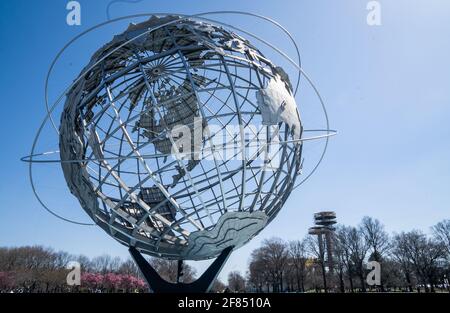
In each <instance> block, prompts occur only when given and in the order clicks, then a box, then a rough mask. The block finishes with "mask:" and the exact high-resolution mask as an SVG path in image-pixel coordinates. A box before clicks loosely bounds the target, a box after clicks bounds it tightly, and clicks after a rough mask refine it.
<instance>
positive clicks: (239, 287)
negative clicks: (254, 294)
mask: <svg viewBox="0 0 450 313" xmlns="http://www.w3.org/2000/svg"><path fill="white" fill-rule="evenodd" d="M228 288H229V289H230V290H231V291H232V292H245V278H244V277H243V276H242V275H241V273H240V272H239V271H233V272H230V273H229V274H228Z"/></svg>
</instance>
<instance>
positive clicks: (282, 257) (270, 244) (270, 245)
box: [261, 238, 289, 292]
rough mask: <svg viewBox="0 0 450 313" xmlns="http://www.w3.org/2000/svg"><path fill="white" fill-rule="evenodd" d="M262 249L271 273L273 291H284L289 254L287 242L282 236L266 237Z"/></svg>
mask: <svg viewBox="0 0 450 313" xmlns="http://www.w3.org/2000/svg"><path fill="white" fill-rule="evenodd" d="M261 251H262V258H263V262H265V264H266V265H267V270H268V272H269V273H270V275H271V281H272V289H273V291H274V292H280V291H283V273H284V270H285V267H286V265H287V261H288V255H289V252H288V249H287V245H286V243H285V242H284V241H283V240H281V239H280V238H271V239H266V240H264V241H263V245H262V247H261Z"/></svg>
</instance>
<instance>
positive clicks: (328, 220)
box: [309, 211, 337, 272]
mask: <svg viewBox="0 0 450 313" xmlns="http://www.w3.org/2000/svg"><path fill="white" fill-rule="evenodd" d="M336 223H337V221H336V212H333V211H323V212H318V213H315V214H314V224H315V225H314V226H313V227H311V228H310V229H309V234H310V235H315V236H317V238H318V240H319V249H320V255H321V256H323V257H324V256H325V253H326V255H327V259H326V264H327V266H328V270H329V271H330V272H332V271H333V267H334V266H333V236H334V231H335V230H336V228H335V227H334V224H336ZM324 236H325V245H324V244H323V237H324Z"/></svg>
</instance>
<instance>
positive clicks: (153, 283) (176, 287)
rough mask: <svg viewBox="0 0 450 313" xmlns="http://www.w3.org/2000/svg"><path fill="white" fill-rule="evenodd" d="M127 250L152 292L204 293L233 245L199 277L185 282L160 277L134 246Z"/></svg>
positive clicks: (211, 283) (207, 290)
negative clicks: (172, 281) (169, 280)
mask: <svg viewBox="0 0 450 313" xmlns="http://www.w3.org/2000/svg"><path fill="white" fill-rule="evenodd" d="M129 251H130V254H131V256H132V257H133V259H134V261H135V262H136V264H137V266H138V267H139V269H140V270H141V272H142V274H143V275H144V277H145V280H146V281H147V284H148V285H149V286H150V288H151V289H152V290H153V292H154V293H206V292H209V290H210V289H211V287H212V285H213V283H214V280H215V279H216V277H217V275H218V274H219V272H220V270H221V269H222V267H223V265H224V264H225V262H226V261H227V260H228V257H229V256H230V254H231V251H233V247H228V248H226V249H224V250H223V251H222V253H221V254H220V255H219V256H218V257H217V259H215V260H214V262H213V263H212V264H211V265H210V266H209V267H208V269H207V270H206V271H205V272H204V273H203V275H202V276H200V278H199V279H197V280H196V281H194V282H192V283H186V284H185V283H170V282H168V281H166V280H164V279H162V278H161V276H159V274H158V273H157V272H156V270H155V269H154V268H153V267H152V266H151V265H150V264H149V263H148V262H147V260H146V259H145V258H144V257H143V256H142V254H141V253H140V252H139V251H138V250H137V249H136V248H134V247H130V249H129Z"/></svg>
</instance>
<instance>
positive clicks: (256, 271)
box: [247, 248, 271, 292]
mask: <svg viewBox="0 0 450 313" xmlns="http://www.w3.org/2000/svg"><path fill="white" fill-rule="evenodd" d="M247 277H248V278H247V281H248V282H249V284H250V285H253V287H254V288H255V289H256V291H258V292H262V291H263V287H264V286H265V287H266V288H267V289H266V291H267V292H269V291H270V289H269V288H270V286H269V282H270V281H271V278H270V273H269V271H268V264H266V263H265V257H264V250H263V249H262V248H258V249H255V250H254V251H253V252H252V254H251V256H250V262H249V267H248V273H247Z"/></svg>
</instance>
